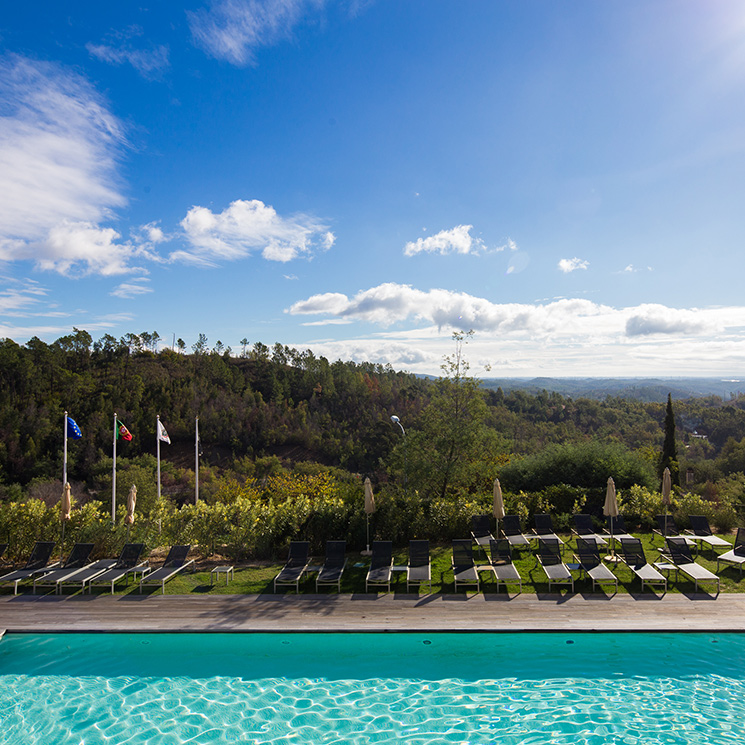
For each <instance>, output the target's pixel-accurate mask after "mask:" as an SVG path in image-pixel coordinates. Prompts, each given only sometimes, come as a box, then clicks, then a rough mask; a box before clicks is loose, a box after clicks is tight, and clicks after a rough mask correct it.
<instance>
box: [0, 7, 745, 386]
mask: <svg viewBox="0 0 745 745" xmlns="http://www.w3.org/2000/svg"><path fill="white" fill-rule="evenodd" d="M0 44H1V46H2V50H1V51H0V197H1V198H0V337H9V338H12V339H14V340H16V341H17V342H19V343H25V342H26V341H28V339H30V338H31V337H33V336H39V337H40V338H42V339H44V340H46V341H53V340H54V339H56V338H58V337H59V336H62V335H64V334H67V333H69V332H70V331H71V329H72V328H73V327H77V328H81V329H86V330H87V331H88V332H89V333H91V335H92V336H93V338H94V339H97V338H99V337H101V336H103V334H106V333H108V334H112V335H113V336H115V337H117V338H119V337H121V336H123V335H124V334H125V333H127V332H135V333H140V332H143V331H148V332H152V331H157V332H158V333H159V334H160V336H161V339H162V343H164V344H170V343H171V342H172V340H173V338H174V335H175V337H176V338H181V339H183V340H184V341H185V342H186V344H187V347H190V346H191V345H192V344H193V343H195V342H196V340H197V337H198V335H199V334H200V333H203V334H205V335H206V336H207V338H208V343H209V344H210V346H212V345H214V344H216V343H217V342H218V341H221V342H222V343H223V344H224V345H229V346H231V347H232V349H233V350H234V351H235V352H239V351H240V349H241V344H240V340H241V339H243V338H247V339H248V340H249V343H250V344H253V343H254V342H262V343H264V344H267V345H268V346H272V345H273V344H274V343H275V342H280V343H282V344H286V345H289V346H292V347H296V348H298V349H306V348H310V349H312V350H313V351H314V352H315V353H316V354H319V355H324V356H326V357H327V358H328V359H329V360H332V361H333V360H336V359H343V360H356V361H363V360H369V361H373V362H380V363H390V364H391V365H392V366H393V367H394V368H396V369H402V370H410V371H412V372H419V373H430V374H437V373H438V372H439V368H440V363H441V361H442V358H443V355H445V354H448V353H449V352H450V351H452V341H451V335H452V332H453V331H454V330H468V329H474V331H475V336H474V338H473V340H472V341H471V342H470V344H469V347H468V349H467V356H468V359H469V361H470V364H471V371H472V372H473V373H475V374H477V375H486V376H500V377H501V376H534V375H551V376H574V375H599V376H647V375H648V376H653V375H654V376H658V375H668V376H680V375H711V376H722V377H732V376H734V377H740V376H745V293H743V277H745V250H743V249H745V241H744V237H745V206H744V205H745V6H743V4H742V2H740V0H736V1H734V0H733V1H731V2H728V1H727V0H721V1H717V2H710V1H709V0H699V1H695V2H694V1H692V0H675V1H674V2H673V1H671V2H668V1H666V0H658V1H652V2H650V1H649V0H626V1H625V2H615V3H614V2H596V1H595V0H593V2H584V1H583V0H575V1H573V2H571V3H556V2H552V1H549V0H540V1H539V0H520V2H518V1H517V0H513V1H507V0H469V2H462V0H449V1H445V0H421V1H420V0H406V2H400V1H396V2H393V1H391V0H387V1H386V0H378V1H377V2H376V1H375V0H370V1H365V0H348V1H346V2H330V1H326V0H269V1H265V2H258V1H257V0H253V1H250V0H214V2H209V0H205V1H204V2H198V1H195V2H192V3H188V4H183V5H182V6H181V7H177V6H176V4H175V3H167V2H154V3H143V4H140V5H138V6H135V5H133V4H130V3H101V2H99V1H96V2H84V1H82V2H76V3H72V4H71V3H59V2H52V1H51V0H48V1H47V2H35V1H34V0H28V2H25V3H13V4H10V3H6V4H5V5H4V7H3V14H2V17H0Z"/></svg>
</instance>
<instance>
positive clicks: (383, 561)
mask: <svg viewBox="0 0 745 745" xmlns="http://www.w3.org/2000/svg"><path fill="white" fill-rule="evenodd" d="M392 567H393V543H391V541H373V544H372V556H371V557H370V569H368V571H367V576H366V577H365V592H367V591H368V590H369V589H370V586H371V585H372V586H373V587H385V588H386V590H388V592H390V590H391V574H392V573H393V568H392Z"/></svg>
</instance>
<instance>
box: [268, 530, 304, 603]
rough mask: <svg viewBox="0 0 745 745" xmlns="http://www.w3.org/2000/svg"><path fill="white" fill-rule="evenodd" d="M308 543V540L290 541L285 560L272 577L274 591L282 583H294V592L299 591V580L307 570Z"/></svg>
mask: <svg viewBox="0 0 745 745" xmlns="http://www.w3.org/2000/svg"><path fill="white" fill-rule="evenodd" d="M309 554H310V544H309V543H308V541H290V550H289V553H288V554H287V562H286V563H285V565H284V566H283V567H282V569H280V570H279V573H278V574H277V576H276V577H275V578H274V592H277V587H281V586H282V585H285V586H287V585H294V587H295V592H300V580H301V579H302V578H303V577H304V576H305V573H306V572H307V571H308V564H309V563H310V555H309Z"/></svg>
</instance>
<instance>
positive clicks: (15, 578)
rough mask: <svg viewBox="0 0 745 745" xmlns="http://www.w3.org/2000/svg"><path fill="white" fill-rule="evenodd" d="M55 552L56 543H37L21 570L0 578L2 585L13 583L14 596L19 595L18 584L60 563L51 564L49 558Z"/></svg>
mask: <svg viewBox="0 0 745 745" xmlns="http://www.w3.org/2000/svg"><path fill="white" fill-rule="evenodd" d="M53 550H54V541H37V542H36V543H35V544H34V547H33V549H32V550H31V555H30V556H29V558H28V561H27V562H26V563H25V565H24V566H23V567H21V568H20V569H16V570H14V571H12V572H10V573H9V574H6V575H4V576H2V577H0V583H6V582H12V583H13V594H14V595H17V594H18V584H19V583H20V582H23V581H24V580H26V579H31V577H33V576H35V575H38V574H43V573H44V572H49V571H51V570H52V569H54V567H56V566H57V564H58V563H59V562H54V563H53V564H50V563H49V557H50V556H51V555H52V551H53Z"/></svg>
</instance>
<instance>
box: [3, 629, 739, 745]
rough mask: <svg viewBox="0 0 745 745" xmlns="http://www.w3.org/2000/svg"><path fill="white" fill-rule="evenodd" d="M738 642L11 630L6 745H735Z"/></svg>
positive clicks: (658, 637) (657, 637)
mask: <svg viewBox="0 0 745 745" xmlns="http://www.w3.org/2000/svg"><path fill="white" fill-rule="evenodd" d="M744 653H745V635H740V634H718V635H717V634H640V633H634V634H605V633H577V634H566V633H556V634H550V633H521V634H483V633H477V634H462V633H461V634H439V633H438V634H421V633H411V634H409V633H397V634H377V633H376V634H280V633H277V634H44V635H30V634H9V635H6V636H5V637H4V638H3V639H2V640H0V722H1V724H0V742H3V743H45V745H57V744H61V743H65V744H67V743H75V744H76V745H78V744H79V743H87V744H88V745H92V744H97V743H117V745H118V744H119V743H130V744H131V745H144V744H145V743H147V744H148V745H154V744H155V743H158V744H159V745H160V744H165V743H168V744H169V745H172V744H175V743H295V742H296V743H417V744H418V743H461V744H464V743H500V745H502V744H509V745H511V744H512V743H515V744H517V743H520V745H526V744H527V745H530V744H532V743H536V744H538V743H540V744H541V745H544V744H545V743H559V744H563V743H572V744H573V745H580V744H582V743H590V744H592V745H606V744H609V743H614V744H615V743H623V744H624V745H627V744H633V743H640V744H641V743H644V745H649V744H652V743H693V742H695V743H707V745H718V744H719V743H734V742H738V743H739V742H741V741H742V735H743V731H744V727H743V722H745V663H744V662H743V660H745V654H744Z"/></svg>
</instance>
